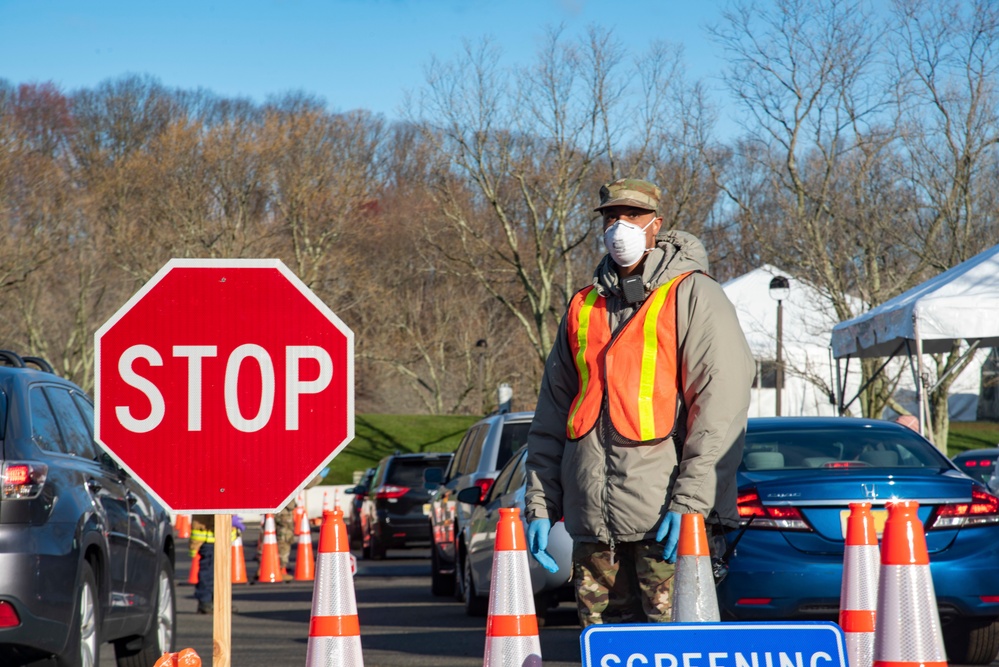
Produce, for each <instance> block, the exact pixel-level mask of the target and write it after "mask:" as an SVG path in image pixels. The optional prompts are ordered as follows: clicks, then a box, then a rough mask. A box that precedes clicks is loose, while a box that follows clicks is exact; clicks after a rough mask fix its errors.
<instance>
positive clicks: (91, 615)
mask: <svg viewBox="0 0 999 667" xmlns="http://www.w3.org/2000/svg"><path fill="white" fill-rule="evenodd" d="M99 600H100V597H99V591H98V588H97V578H96V577H95V576H94V570H93V568H92V567H91V566H90V563H88V562H87V561H84V562H83V566H82V571H81V572H80V586H79V589H78V590H77V594H76V605H75V608H74V610H73V620H72V621H71V622H70V626H69V641H67V642H66V652H65V653H63V654H62V655H59V656H56V664H57V665H59V667H97V666H98V665H99V664H100V661H101V660H100V648H101V640H100V627H101V623H100V620H101V608H100V602H99Z"/></svg>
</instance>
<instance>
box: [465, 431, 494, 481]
mask: <svg viewBox="0 0 999 667" xmlns="http://www.w3.org/2000/svg"><path fill="white" fill-rule="evenodd" d="M487 433H489V427H488V426H487V425H482V426H480V427H479V429H478V430H477V431H476V432H475V436H474V437H473V438H472V440H471V442H469V444H468V454H467V455H466V456H465V460H464V462H463V463H462V464H461V468H459V470H460V471H461V474H462V475H468V474H470V473H473V472H475V471H476V470H478V468H479V459H481V458H482V443H483V442H484V441H485V439H486V434H487Z"/></svg>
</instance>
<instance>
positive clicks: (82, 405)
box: [72, 391, 94, 437]
mask: <svg viewBox="0 0 999 667" xmlns="http://www.w3.org/2000/svg"><path fill="white" fill-rule="evenodd" d="M72 395H73V401H75V402H76V407H78V408H79V409H80V413H81V414H82V415H83V421H84V422H85V423H86V424H87V430H88V431H90V437H94V404H93V403H91V402H90V401H88V400H87V399H86V398H85V397H83V396H81V395H80V394H78V393H77V392H75V391H74V392H72Z"/></svg>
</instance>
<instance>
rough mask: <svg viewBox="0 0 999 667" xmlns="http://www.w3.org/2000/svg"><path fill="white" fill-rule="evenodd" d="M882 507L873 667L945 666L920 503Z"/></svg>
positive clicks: (907, 501) (890, 504)
mask: <svg viewBox="0 0 999 667" xmlns="http://www.w3.org/2000/svg"><path fill="white" fill-rule="evenodd" d="M886 507H887V508H888V521H887V522H885V529H884V533H883V535H882V539H881V573H880V578H879V581H878V608H877V619H876V622H875V630H874V667H947V655H946V653H945V652H944V646H943V633H942V632H941V630H940V614H939V612H938V611H937V598H936V594H935V593H934V591H933V578H932V577H931V576H930V556H929V552H928V551H927V550H926V535H925V534H924V533H923V523H922V521H920V520H919V517H918V516H917V511H918V509H919V503H917V502H916V501H914V500H894V501H891V500H890V501H888V502H887V503H886ZM851 664H852V663H851Z"/></svg>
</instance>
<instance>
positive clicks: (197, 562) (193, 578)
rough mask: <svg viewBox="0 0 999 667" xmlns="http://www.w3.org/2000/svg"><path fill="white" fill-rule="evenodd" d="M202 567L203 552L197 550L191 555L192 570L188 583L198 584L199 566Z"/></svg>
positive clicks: (188, 576) (188, 574)
mask: <svg viewBox="0 0 999 667" xmlns="http://www.w3.org/2000/svg"><path fill="white" fill-rule="evenodd" d="M199 567H201V553H200V552H195V553H194V556H192V557H191V571H190V572H188V573H187V583H189V584H191V585H192V586H196V585H197V584H198V568H199Z"/></svg>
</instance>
